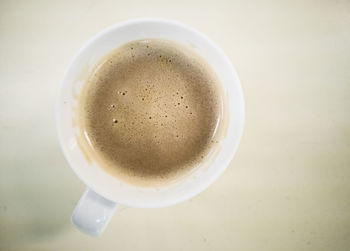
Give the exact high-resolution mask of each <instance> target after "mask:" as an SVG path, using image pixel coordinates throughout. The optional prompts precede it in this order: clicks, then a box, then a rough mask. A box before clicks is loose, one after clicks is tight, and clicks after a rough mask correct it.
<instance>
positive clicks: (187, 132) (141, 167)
mask: <svg viewBox="0 0 350 251" xmlns="http://www.w3.org/2000/svg"><path fill="white" fill-rule="evenodd" d="M222 104H223V101H222V94H221V91H220V83H219V80H218V78H217V77H216V75H215V73H214V72H213V70H212V69H211V68H210V66H209V65H208V64H207V63H206V62H205V61H204V60H203V59H202V58H201V57H200V56H198V55H197V54H196V53H194V52H193V51H191V50H189V49H187V48H185V47H184V46H182V45H180V44H177V43H174V42H170V41H165V40H157V39H149V40H137V41H132V42H129V43H127V44H124V45H122V46H121V47H119V48H117V49H116V50H114V51H112V52H111V53H109V54H108V55H106V56H105V57H104V58H103V59H102V60H101V61H100V62H99V63H98V64H97V66H96V67H95V68H94V70H93V71H92V72H91V74H90V76H89V78H88V80H87V81H86V83H85V84H84V86H83V90H82V94H81V96H80V98H79V100H78V123H79V128H80V131H81V135H84V137H83V142H84V146H85V147H87V148H88V151H89V153H90V154H91V155H92V158H93V159H94V160H95V161H96V162H97V163H98V165H99V166H100V167H101V168H103V169H104V170H105V171H106V172H108V173H109V174H111V175H113V176H115V177H117V178H118V179H121V180H124V181H125V182H128V183H132V184H135V185H141V186H144V185H146V186H147V185H151V184H154V183H161V184H164V183H166V182H168V181H170V180H174V179H176V178H179V177H182V176H183V175H185V174H187V173H189V172H190V171H191V170H193V169H194V168H195V167H196V166H198V164H199V163H200V162H202V161H203V159H204V158H205V157H206V156H207V154H208V152H209V151H210V150H211V149H212V148H213V146H214V145H215V144H217V142H218V141H220V134H219V133H218V131H219V129H220V127H221V125H220V124H221V123H220V122H221V116H222V112H223V107H222V106H223V105H222Z"/></svg>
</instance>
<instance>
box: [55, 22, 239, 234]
mask: <svg viewBox="0 0 350 251" xmlns="http://www.w3.org/2000/svg"><path fill="white" fill-rule="evenodd" d="M147 38H159V39H166V40H172V41H176V42H178V43H181V44H182V45H184V46H186V47H190V48H191V49H193V50H195V51H196V52H197V53H198V54H200V55H201V56H202V57H203V58H204V59H205V60H206V61H207V62H208V63H209V64H210V65H211V67H212V68H213V69H214V70H215V71H216V73H217V75H218V77H219V79H220V81H221V84H222V87H223V90H224V94H225V96H226V98H227V102H228V103H227V106H226V107H225V108H224V109H228V111H227V112H228V114H229V117H228V128H227V133H226V137H225V138H224V139H223V140H222V142H221V143H220V150H219V151H218V153H217V154H216V155H215V158H214V159H213V161H212V162H211V163H210V165H209V166H208V163H202V164H201V166H200V167H199V168H196V171H195V172H194V174H193V175H190V176H186V177H184V178H182V179H180V180H179V181H176V182H175V183H171V184H169V185H167V186H164V187H155V188H142V187H136V186H132V185H130V184H127V183H125V182H123V181H121V180H118V179H116V178H115V177H112V176H111V175H109V174H108V173H106V172H105V171H103V169H101V168H99V167H98V165H97V164H96V163H94V162H90V161H88V160H87V157H86V156H85V155H84V153H83V152H82V149H81V148H80V147H79V142H78V140H77V137H79V135H78V134H79V130H78V128H76V125H74V119H75V107H76V105H77V97H78V96H79V92H80V90H81V86H82V85H83V84H84V78H86V76H87V75H88V73H89V71H90V70H91V69H92V68H93V67H94V65H95V64H96V63H97V61H98V60H99V59H100V58H101V57H103V56H104V55H106V54H107V53H108V52H110V51H111V50H113V49H115V48H116V47H118V46H120V45H122V44H124V43H127V42H129V41H132V40H138V39H147ZM56 124H57V131H58V138H59V142H60V145H61V147H62V150H63V153H64V155H65V157H66V159H67V161H68V162H69V164H70V166H71V167H72V169H73V171H74V172H75V173H76V174H77V175H78V177H79V178H80V179H81V180H82V181H83V182H84V183H85V184H86V186H87V187H88V188H87V189H86V191H85V193H84V194H83V196H82V197H81V199H80V201H79V202H78V204H77V206H76V208H75V210H74V212H73V215H72V222H73V224H75V225H76V226H77V227H78V228H79V229H80V230H81V231H83V232H85V233H87V234H90V235H95V236H97V235H100V234H101V233H102V232H103V230H104V229H105V227H106V226H107V224H108V222H109V220H110V218H111V216H112V214H113V212H114V210H115V208H116V206H117V205H125V206H130V207H140V208H155V207H164V206H169V205H173V204H175V203H179V202H182V201H184V200H187V199H189V198H191V197H193V196H195V195H196V194H198V193H199V192H201V191H203V190H204V189H205V188H207V187H208V186H209V185H210V184H211V183H213V182H214V180H215V179H217V178H218V177H219V175H220V174H221V173H222V172H223V171H224V170H225V168H226V167H227V166H228V164H229V162H230V161H231V159H232V158H233V156H234V154H235V151H236V149H237V147H238V144H239V141H240V138H241V135H242V131H243V124H244V100H243V94H242V89H241V86H240V82H239V79H238V77H237V74H236V71H235V70H234V68H233V66H232V64H231V62H230V60H229V59H228V58H227V56H226V55H225V54H224V53H223V52H222V50H221V49H220V48H218V46H216V45H215V44H214V43H213V42H212V41H211V40H210V39H209V38H208V37H207V36H205V35H203V34H202V33H200V32H198V31H197V30H195V29H193V28H191V27H188V26H187V25H184V24H182V23H179V22H176V21H171V20H164V19H154V18H152V19H135V20H129V21H126V22H121V23H117V24H115V25H113V26H111V27H109V28H107V29H106V30H104V31H102V32H101V33H99V34H97V35H96V36H95V37H93V38H92V39H91V40H90V41H88V42H87V43H86V44H85V45H84V46H83V47H82V48H81V49H80V50H79V52H78V53H77V54H76V56H75V57H74V58H73V60H72V62H71V63H70V65H69V66H68V68H67V69H66V72H65V74H64V77H63V79H62V83H61V86H60V90H59V94H58V98H57V104H56Z"/></svg>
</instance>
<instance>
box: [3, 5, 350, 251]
mask: <svg viewBox="0 0 350 251" xmlns="http://www.w3.org/2000/svg"><path fill="white" fill-rule="evenodd" d="M144 16H149V17H163V18H172V19H176V20H179V21H182V22H184V23H187V24H189V25H191V26H193V27H195V28H197V29H199V30H200V31H202V32H204V33H206V34H207V35H209V36H210V37H211V38H212V39H213V40H214V41H216V42H217V43H218V44H219V45H220V46H221V47H222V48H223V50H224V51H225V52H226V53H227V54H228V56H229V57H230V58H231V60H232V62H233V64H234V65H235V67H236V69H237V72H238V74H239V76H240V78H241V81H242V86H243V90H244V95H245V99H246V108H247V112H246V126H245V131H244V135H243V138H242V142H241V145H240V147H239V149H238V152H237V154H236V156H235V158H234V160H233V161H232V162H231V164H230V166H229V168H228V169H227V171H226V172H225V173H224V175H223V176H222V177H221V178H220V179H219V180H217V181H216V182H215V183H214V184H213V185H212V186H211V187H210V188H209V189H208V190H206V191H205V192H203V193H202V194H200V195H199V196H197V197H195V198H193V199H192V200H190V201H188V202H184V203H182V204H179V205H176V206H172V207H169V208H161V209H132V208H125V209H123V210H121V211H120V212H118V213H116V214H115V215H114V217H113V219H112V221H111V223H110V225H109V227H108V229H107V230H106V231H105V233H104V234H103V236H102V237H100V238H92V237H89V236H86V235H84V234H82V233H80V232H79V231H78V230H76V229H75V228H74V227H73V226H72V225H71V223H70V216H71V212H72V210H73V208H74V206H75V204H76V202H77V200H78V199H79V197H80V195H81V194H82V192H83V191H84V184H83V183H82V182H81V181H80V180H79V179H78V178H77V177H76V176H75V175H74V173H73V172H72V171H71V169H70V168H69V166H68V164H67V162H66V161H65V159H64V158H63V155H62V153H61V150H60V148H59V145H58V142H57V138H56V131H55V122H54V103H55V97H56V93H57V89H58V86H59V83H60V79H61V77H62V75H63V72H64V70H65V68H66V66H67V64H68V63H69V62H70V60H71V58H72V56H73V55H74V54H75V52H76V51H77V50H78V49H79V48H80V46H82V44H83V43H84V42H85V41H87V40H88V39H89V38H90V37H92V36H93V35H94V34H96V33H97V32H99V31H100V30H102V29H104V28H106V27H107V26H109V25H111V24H114V23H116V22H118V21H121V20H126V19H129V18H134V17H144ZM0 250H5V251H11V250H24V251H27V250H33V251H40V250H50V251H51V250H53V251H55V250H57V251H58V250H59V251H61V250H123V251H124V250H133V251H137V250H152V251H157V250H170V251H172V250H174V251H179V250H191V251H193V250H238V251H265V250H266V251H275V250H276V251H280V250H283V251H289V250H290V251H296V250H298V251H301V250H307V251H309V250H315V251H323V250H329V251H333V250H337V251H338V250H339V251H345V250H350V2H349V1H323V0H322V1H302V0H300V1H229V0H228V1H203V0H198V1H190V0H187V1H185V0H177V1H154V0H148V1H137V0H127V1H5V0H2V1H0Z"/></svg>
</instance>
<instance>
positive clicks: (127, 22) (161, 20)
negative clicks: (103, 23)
mask: <svg viewBox="0 0 350 251" xmlns="http://www.w3.org/2000/svg"><path fill="white" fill-rule="evenodd" d="M147 22H156V23H163V24H168V25H174V26H177V27H180V28H182V29H185V30H187V31H189V32H191V33H194V34H196V35H198V36H199V37H201V39H204V40H205V41H206V42H207V43H209V44H210V46H211V47H212V48H214V51H215V53H216V54H218V55H219V56H220V57H221V58H222V59H223V60H224V61H225V64H226V65H227V66H228V67H229V68H230V72H231V73H232V74H233V76H234V78H235V80H236V81H237V83H236V85H237V86H236V87H237V89H238V92H239V93H238V95H239V96H240V99H241V102H240V111H241V120H240V123H241V125H240V131H239V135H238V139H237V140H236V144H235V146H234V148H233V149H231V153H230V156H229V157H228V158H226V159H229V161H227V163H224V164H223V165H222V166H223V167H221V168H217V171H216V172H215V175H213V177H211V179H210V180H209V181H207V182H206V183H203V184H202V185H201V186H198V187H197V189H194V190H193V191H192V192H191V193H188V194H187V195H185V196H182V197H181V198H180V197H179V198H177V199H174V200H172V201H166V202H165V203H164V202H162V203H157V204H156V203H155V204H147V205H140V204H138V203H129V201H119V200H115V199H114V198H111V197H110V196H105V195H104V194H103V193H101V192H100V191H99V190H98V189H96V188H94V187H92V186H89V183H90V182H89V181H87V180H85V179H84V178H83V177H82V176H81V175H80V174H79V173H78V172H77V170H76V169H75V168H73V163H72V162H71V160H70V156H69V151H68V149H67V146H66V143H65V142H63V141H64V140H63V137H62V135H61V133H62V132H61V121H60V101H61V97H62V89H63V85H64V82H65V79H66V77H67V75H68V73H69V72H70V71H71V68H72V66H73V65H74V64H75V62H76V60H77V59H78V58H79V56H80V55H81V54H82V52H84V50H85V49H86V48H88V47H89V46H90V45H91V44H92V43H94V41H96V40H97V39H98V38H100V37H102V36H104V35H105V34H108V33H110V32H113V30H115V29H118V28H121V27H125V26H128V25H133V24H139V23H147ZM130 41H131V40H130ZM55 119H56V121H55V122H56V132H57V136H58V140H59V144H60V148H61V149H62V152H63V154H64V157H65V159H66V160H67V162H68V164H69V166H70V167H71V169H72V170H73V171H74V173H75V174H76V175H77V176H78V177H79V179H80V180H82V181H83V182H84V184H85V185H87V186H89V188H90V189H92V190H94V191H95V192H97V193H98V194H100V195H101V196H103V197H105V198H107V199H110V200H112V201H115V202H117V203H121V204H123V205H126V206H132V207H143V208H158V207H164V206H170V205H173V204H177V203H179V202H182V201H185V200H187V199H189V198H191V197H193V196H195V195H197V194H199V193H200V192H202V191H204V190H205V189H206V188H208V187H209V186H210V185H211V184H212V183H213V182H214V181H215V180H216V179H217V178H218V177H219V176H220V175H221V174H222V173H223V172H224V170H226V168H227V167H228V165H229V163H230V161H231V160H232V159H233V157H234V155H235V153H236V151H237V148H238V145H239V143H240V141H241V138H242V135H243V128H244V120H245V105H244V96H243V91H242V87H241V82H240V80H239V78H238V76H237V73H236V71H235V68H234V67H233V65H232V63H231V61H230V59H229V58H228V57H227V55H226V54H225V53H224V52H223V51H222V49H221V48H220V47H218V46H217V45H216V44H215V43H214V42H213V41H212V40H211V39H210V38H209V37H208V36H206V35H205V34H203V33H201V32H199V31H198V30H196V29H195V28H192V27H191V26H188V25H186V24H183V23H181V22H179V21H175V20H171V19H164V18H136V19H129V20H125V21H122V22H118V23H115V24H113V25H111V26H109V27H107V28H105V29H103V30H102V31H100V32H98V33H97V34H96V35H94V36H93V37H92V38H90V39H89V40H88V41H87V42H85V43H84V44H83V46H81V47H80V49H79V50H78V51H77V52H76V54H75V55H74V56H73V58H72V59H71V61H70V63H69V64H68V66H67V67H66V69H65V71H64V74H63V77H62V79H61V81H60V86H59V90H58V95H57V98H56V106H55ZM229 127H230V126H229ZM229 130H230V129H229Z"/></svg>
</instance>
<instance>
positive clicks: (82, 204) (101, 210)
mask: <svg viewBox="0 0 350 251" xmlns="http://www.w3.org/2000/svg"><path fill="white" fill-rule="evenodd" d="M116 207H117V203H115V202H113V201H110V200H107V199H106V198H103V197H102V196H101V195H99V194H97V193H95V192H94V191H92V190H91V189H89V188H86V190H85V192H84V194H83V195H82V196H81V198H80V200H79V202H78V204H77V206H76V207H75V209H74V211H73V214H72V219H71V220H72V223H73V224H74V225H75V226H76V227H77V228H78V229H79V230H80V231H82V232H84V233H86V234H88V235H92V236H100V235H101V234H102V233H103V231H104V230H105V228H106V226H107V225H108V223H109V221H110V220H111V218H112V215H113V213H114V210H115V209H116Z"/></svg>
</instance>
